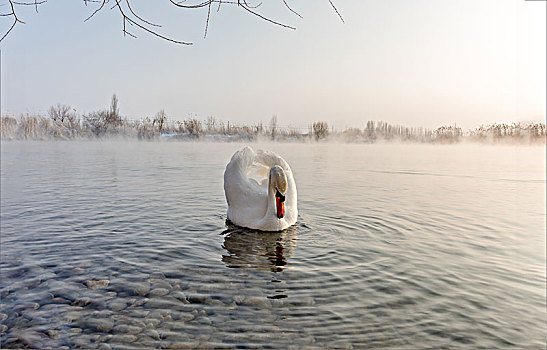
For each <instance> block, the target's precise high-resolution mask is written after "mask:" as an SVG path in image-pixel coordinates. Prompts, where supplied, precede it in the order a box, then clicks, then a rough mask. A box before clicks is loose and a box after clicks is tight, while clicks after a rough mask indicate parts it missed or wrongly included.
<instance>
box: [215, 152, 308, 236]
mask: <svg viewBox="0 0 547 350" xmlns="http://www.w3.org/2000/svg"><path fill="white" fill-rule="evenodd" d="M224 193H225V194H226V201H227V202H228V220H230V221H231V222H232V223H234V224H235V225H237V226H243V227H248V228H252V229H258V230H262V231H281V230H284V229H286V228H287V227H289V226H292V225H294V224H295V223H296V220H297V218H298V209H297V207H296V205H297V204H296V184H295V182H294V178H293V175H292V171H291V167H290V166H289V164H288V163H287V162H286V161H285V160H284V159H283V158H281V157H280V156H278V155H277V154H275V153H273V152H269V151H263V150H257V151H256V152H254V151H253V150H252V148H250V147H244V148H242V149H240V150H239V151H237V152H236V153H234V155H233V156H232V159H231V160H230V163H228V165H226V170H225V171H224Z"/></svg>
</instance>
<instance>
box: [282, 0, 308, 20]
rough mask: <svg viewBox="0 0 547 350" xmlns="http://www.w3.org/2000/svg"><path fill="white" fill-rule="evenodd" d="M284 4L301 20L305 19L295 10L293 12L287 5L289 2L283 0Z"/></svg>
mask: <svg viewBox="0 0 547 350" xmlns="http://www.w3.org/2000/svg"><path fill="white" fill-rule="evenodd" d="M283 3H284V4H285V6H286V7H287V8H288V9H289V10H290V11H291V12H292V13H294V14H295V15H297V16H298V17H300V18H304V17H302V16H301V15H300V14H299V13H298V12H296V11H295V10H293V9H292V8H291V7H290V6H289V4H287V1H285V0H283Z"/></svg>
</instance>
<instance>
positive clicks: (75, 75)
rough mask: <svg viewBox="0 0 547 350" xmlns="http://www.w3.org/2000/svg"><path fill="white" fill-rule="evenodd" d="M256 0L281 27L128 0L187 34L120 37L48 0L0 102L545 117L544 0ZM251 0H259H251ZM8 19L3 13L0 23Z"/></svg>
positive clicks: (22, 41) (396, 119) (376, 116)
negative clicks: (114, 100)
mask: <svg viewBox="0 0 547 350" xmlns="http://www.w3.org/2000/svg"><path fill="white" fill-rule="evenodd" d="M287 1H288V3H289V4H290V5H291V6H292V7H293V8H294V9H296V10H297V11H299V13H301V14H302V15H303V17H304V18H303V19H300V18H298V17H296V16H294V15H293V14H292V13H291V12H289V11H288V10H287V9H286V8H285V7H284V6H283V2H282V0H276V1H274V0H270V1H265V2H266V3H265V4H263V5H262V6H261V7H259V8H258V9H257V11H260V12H261V13H264V14H266V15H268V16H269V17H270V18H272V19H275V20H279V21H281V22H283V23H287V24H290V25H294V26H296V27H297V30H296V31H293V30H290V29H284V28H281V27H278V26H275V25H273V24H270V23H267V22H265V21H262V20H260V19H259V18H257V17H254V16H252V15H250V14H248V13H246V12H245V11H243V10H242V9H238V8H237V7H234V6H230V5H223V6H222V8H221V9H220V12H218V13H217V12H216V8H215V9H213V11H212V13H211V19H210V23H209V31H208V36H207V38H206V39H203V31H204V27H205V18H206V16H207V11H206V9H200V10H180V9H177V8H175V7H174V6H172V5H170V4H169V2H168V1H167V0H166V1H162V2H160V1H146V0H133V2H132V4H133V8H134V9H135V10H136V11H137V12H138V13H139V14H140V15H142V16H143V17H145V18H147V19H149V20H150V21H153V22H159V23H161V24H163V27H162V28H160V29H159V31H160V32H161V33H163V34H166V35H169V36H172V37H174V38H176V39H179V40H185V41H193V42H194V45H193V46H181V45H176V44H172V43H169V42H166V41H163V40H161V39H158V38H155V37H152V36H150V35H149V34H147V33H145V32H143V31H141V30H138V29H133V33H134V34H136V35H137V36H138V39H133V38H130V37H125V38H124V37H123V35H122V33H121V29H122V23H121V20H120V18H119V16H118V13H117V12H116V11H115V10H110V7H108V8H105V9H103V10H102V11H101V12H99V13H98V14H97V15H96V16H95V17H94V18H92V19H91V20H90V21H88V22H85V23H84V22H83V20H84V19H85V18H86V17H87V16H88V15H89V14H91V13H92V11H93V9H94V7H93V6H91V5H90V6H88V7H87V8H86V7H85V6H84V4H83V1H75V0H50V1H48V2H47V3H46V4H44V5H42V6H41V7H40V8H39V13H38V14H36V13H35V12H34V9H33V7H32V6H29V7H26V8H23V6H21V7H19V8H18V14H19V17H20V18H21V19H22V20H24V21H25V22H26V24H24V25H22V24H19V25H17V26H16V27H15V29H14V30H13V31H12V33H11V34H10V35H9V36H8V37H7V38H6V39H5V40H4V42H2V43H1V44H0V49H1V51H2V79H1V80H2V96H1V97H2V106H1V109H2V110H1V112H2V115H6V114H8V115H18V114H20V113H30V114H39V113H42V114H45V113H46V112H47V109H48V108H49V107H50V106H51V105H53V104H56V103H63V104H69V105H71V106H73V107H74V108H76V109H77V111H78V112H79V113H87V112H90V111H94V110H98V109H101V108H106V107H107V106H108V104H109V101H110V97H111V95H112V94H113V93H116V94H117V95H118V97H119V100H120V112H121V114H122V115H124V116H127V117H128V118H131V119H140V118H142V117H144V116H153V115H154V114H155V113H156V112H158V111H159V110H160V109H162V108H164V109H165V111H166V113H167V114H168V116H169V118H170V119H184V118H187V117H188V116H190V115H197V116H198V118H200V119H205V118H207V117H208V116H214V117H216V118H217V119H219V120H224V121H232V122H245V123H255V122H258V121H263V122H264V123H266V124H267V123H268V121H269V120H270V118H271V117H272V116H273V115H277V118H278V121H279V124H281V125H294V126H298V127H301V126H305V125H307V124H308V123H310V122H313V121H319V120H323V121H327V122H329V123H330V124H332V125H335V126H336V127H337V128H344V127H346V126H353V127H359V128H363V127H364V126H365V123H366V121H367V120H383V121H387V122H390V123H394V124H403V125H408V126H425V127H430V128H433V127H437V126H439V125H442V124H453V123H457V124H458V125H461V126H462V127H464V128H473V127H475V126H478V125H479V124H481V123H489V122H512V121H527V120H531V121H542V120H543V121H544V120H545V115H546V107H545V104H546V101H545V100H546V12H547V8H546V7H547V2H544V1H525V0H366V1H365V0H333V1H334V3H335V4H336V6H337V8H338V10H339V11H340V13H341V14H342V16H343V17H344V19H345V24H344V23H342V22H341V21H340V19H339V18H338V16H337V15H336V13H335V12H334V10H333V9H332V8H331V7H330V4H329V2H328V0H292V1H291V0H287ZM255 3H256V2H255ZM0 11H2V12H3V13H5V12H9V5H8V4H7V1H4V0H0ZM10 21H11V19H9V18H6V17H0V25H1V26H0V29H2V31H3V32H4V31H5V30H6V29H7V28H8V27H9V25H10V24H11V22H10Z"/></svg>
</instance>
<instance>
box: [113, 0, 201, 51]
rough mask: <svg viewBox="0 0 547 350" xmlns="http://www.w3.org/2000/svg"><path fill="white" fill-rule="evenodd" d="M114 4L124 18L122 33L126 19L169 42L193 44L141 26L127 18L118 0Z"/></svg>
mask: <svg viewBox="0 0 547 350" xmlns="http://www.w3.org/2000/svg"><path fill="white" fill-rule="evenodd" d="M115 6H116V7H117V8H118V10H119V11H120V14H121V15H122V18H123V19H124V33H127V32H125V21H127V22H128V23H130V24H134V25H136V26H137V27H139V28H141V29H142V30H144V31H146V32H148V33H150V34H152V35H155V36H157V37H158V38H162V39H164V40H167V41H170V42H172V43H175V44H182V45H193V44H192V43H190V42H185V41H179V40H175V39H171V38H168V37H166V36H163V35H161V34H159V33H157V32H155V31H153V30H151V29H148V28H146V27H145V26H143V25H142V24H140V23H138V22H136V21H134V20H132V19H131V18H129V17H128V16H127V15H126V14H125V12H123V9H122V7H121V5H120V0H116V4H115Z"/></svg>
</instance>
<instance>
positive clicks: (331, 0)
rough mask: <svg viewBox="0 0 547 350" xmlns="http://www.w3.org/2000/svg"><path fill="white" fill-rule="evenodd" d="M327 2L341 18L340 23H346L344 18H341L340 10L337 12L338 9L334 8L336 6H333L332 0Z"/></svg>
mask: <svg viewBox="0 0 547 350" xmlns="http://www.w3.org/2000/svg"><path fill="white" fill-rule="evenodd" d="M329 2H330V5H331V6H332V8H333V9H334V11H336V14H337V15H338V17H340V19H341V20H342V23H346V22H345V21H344V19H343V18H342V15H341V14H340V12H338V9H337V8H336V6H334V4H333V3H332V0H329Z"/></svg>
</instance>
